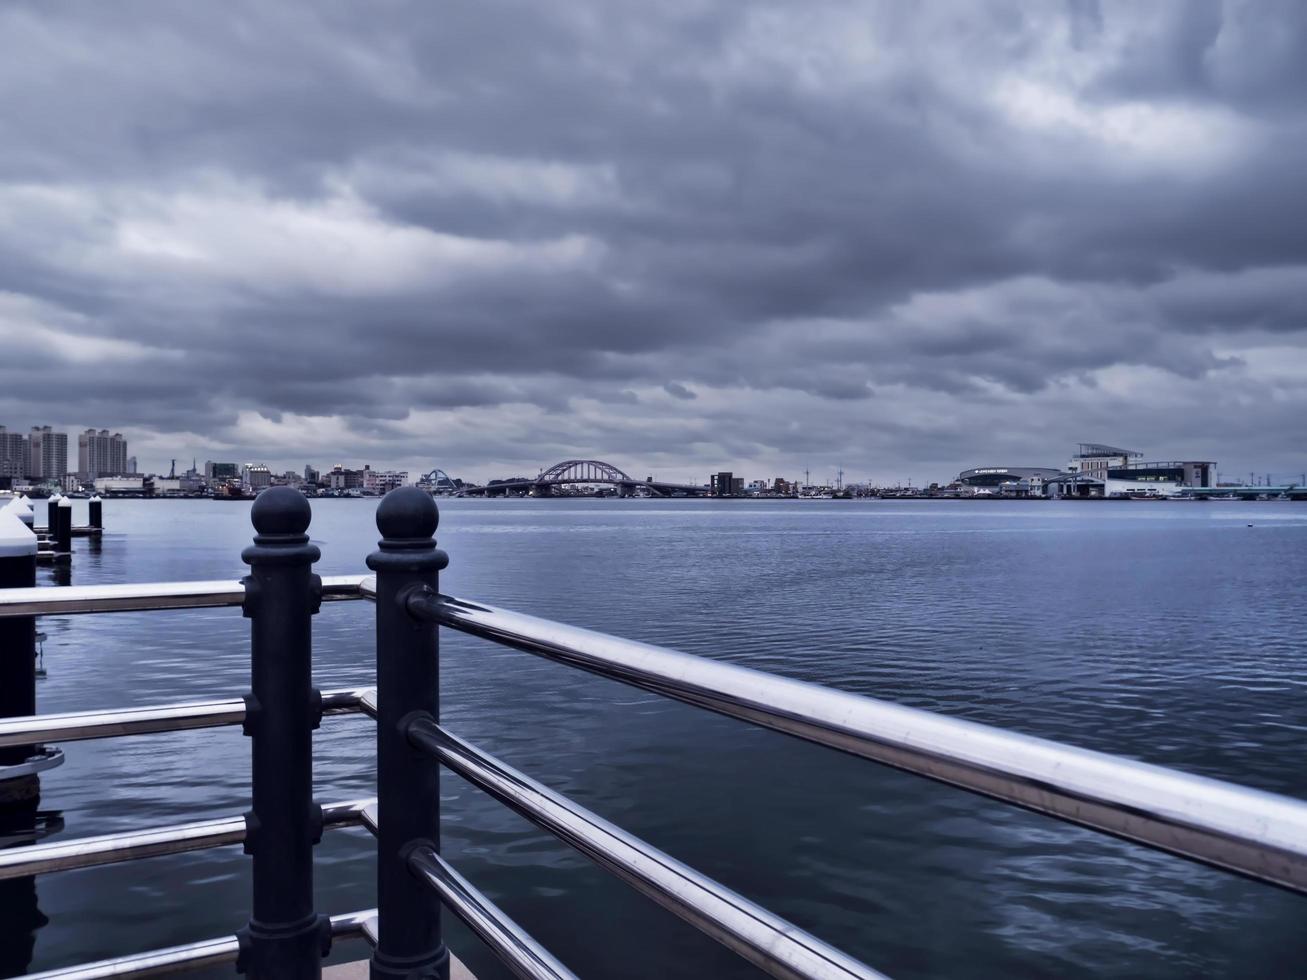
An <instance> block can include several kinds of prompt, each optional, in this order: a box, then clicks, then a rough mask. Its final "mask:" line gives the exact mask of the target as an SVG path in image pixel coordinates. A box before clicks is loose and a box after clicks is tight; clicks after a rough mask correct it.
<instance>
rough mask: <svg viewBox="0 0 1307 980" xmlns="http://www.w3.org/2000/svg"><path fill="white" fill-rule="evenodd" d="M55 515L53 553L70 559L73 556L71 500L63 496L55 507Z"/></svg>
mask: <svg viewBox="0 0 1307 980" xmlns="http://www.w3.org/2000/svg"><path fill="white" fill-rule="evenodd" d="M55 515H56V520H57V522H58V523H57V524H56V525H55V528H54V532H53V533H54V550H55V554H56V555H63V556H64V560H65V561H70V560H72V556H73V502H72V501H71V500H69V499H68V498H67V497H64V498H63V499H62V500H60V501H59V506H58V507H56V508H55Z"/></svg>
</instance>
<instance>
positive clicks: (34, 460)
mask: <svg viewBox="0 0 1307 980" xmlns="http://www.w3.org/2000/svg"><path fill="white" fill-rule="evenodd" d="M67 475H68V433H66V432H55V431H54V430H52V429H51V428H50V426H48V425H43V426H39V427H38V426H35V425H34V426H32V431H31V433H29V434H28V436H27V478H28V479H29V480H40V481H43V482H44V481H47V480H48V481H51V482H54V483H62V482H63V478H64V477H65V476H67Z"/></svg>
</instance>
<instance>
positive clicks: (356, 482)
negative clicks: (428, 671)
mask: <svg viewBox="0 0 1307 980" xmlns="http://www.w3.org/2000/svg"><path fill="white" fill-rule="evenodd" d="M371 470H372V468H371V467H370V466H367V465H365V466H364V467H363V469H361V470H347V469H345V467H343V466H341V465H340V464H339V463H337V464H336V465H335V466H333V467H332V468H331V472H330V473H328V474H327V484H328V486H330V487H331V489H332V490H362V489H363V479H364V476H365V474H367V473H369V472H371Z"/></svg>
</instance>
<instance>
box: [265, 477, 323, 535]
mask: <svg viewBox="0 0 1307 980" xmlns="http://www.w3.org/2000/svg"><path fill="white" fill-rule="evenodd" d="M312 519H313V509H312V508H311V507H310V506H309V502H308V500H307V499H306V498H305V496H304V494H302V493H300V492H299V491H298V490H295V489H293V488H291V487H269V488H268V489H267V490H264V491H263V492H262V493H260V494H259V495H258V496H257V497H256V498H255V499H254V505H253V506H252V507H251V508H250V522H251V523H252V524H253V525H254V530H255V531H256V532H258V534H259V537H268V538H288V537H290V538H295V537H302V536H303V535H304V533H305V532H306V531H308V529H309V522H310V521H311V520H312Z"/></svg>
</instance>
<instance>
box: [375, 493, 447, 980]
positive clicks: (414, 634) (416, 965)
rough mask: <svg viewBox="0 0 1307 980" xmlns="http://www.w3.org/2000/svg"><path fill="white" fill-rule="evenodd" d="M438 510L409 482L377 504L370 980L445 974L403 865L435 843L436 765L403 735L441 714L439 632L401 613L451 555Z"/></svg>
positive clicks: (427, 903) (429, 903)
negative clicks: (438, 538)
mask: <svg viewBox="0 0 1307 980" xmlns="http://www.w3.org/2000/svg"><path fill="white" fill-rule="evenodd" d="M439 522H440V513H439V511H438V510H437V509H436V502H435V501H434V500H432V499H431V496H430V494H428V493H426V492H425V491H422V490H419V489H418V488H417V487H402V488H401V489H399V490H392V491H391V492H390V493H388V494H386V496H385V497H383V498H382V501H381V506H379V507H378V508H377V528H378V529H379V530H380V531H381V541H380V542H379V546H380V550H379V551H375V552H373V553H372V554H371V555H370V556H369V557H368V567H369V568H370V569H372V570H373V571H374V572H376V573H377V705H378V713H377V801H378V804H377V817H378V822H379V824H380V832H379V833H378V835H377V910H378V921H379V922H380V923H381V936H380V941H379V942H378V944H377V948H376V951H375V952H374V953H373V954H372V968H371V976H372V980H381V978H401V977H402V978H406V980H407V978H413V980H417V978H428V977H439V978H442V980H447V978H448V976H449V950H448V949H447V948H446V946H445V943H444V940H443V939H442V938H441V934H440V902H439V900H438V899H437V897H436V893H435V892H434V891H433V890H432V889H431V888H429V887H428V886H427V885H426V884H424V883H423V882H421V881H419V880H418V878H417V877H416V876H415V875H414V874H413V873H412V872H411V871H410V870H409V868H408V855H409V853H410V852H411V851H412V850H413V848H414V847H416V846H419V845H427V846H429V847H431V848H432V849H433V850H436V851H439V850H440V784H439V778H438V777H439V773H438V767H437V766H436V764H435V762H434V761H433V760H432V759H431V758H430V757H429V756H427V755H426V754H424V753H423V752H420V751H418V750H417V749H415V748H414V747H413V746H412V745H411V744H410V743H409V740H408V729H409V725H410V723H411V722H412V721H413V720H414V719H417V718H430V719H431V720H433V721H434V720H436V718H437V717H438V713H439V703H440V702H439V682H440V675H439V664H438V651H439V647H438V642H439V641H438V638H437V633H436V627H435V625H434V624H432V623H428V622H426V621H424V620H420V619H418V618H416V617H414V616H413V615H412V614H410V613H409V611H408V607H407V602H408V600H409V597H410V596H412V595H414V594H421V593H423V592H424V591H425V590H427V589H430V590H432V591H436V589H437V584H438V578H439V572H440V570H441V569H442V568H444V567H445V566H446V565H447V564H449V558H448V557H447V556H446V555H445V553H444V552H443V551H440V550H439V549H437V548H436V542H435V539H434V537H433V535H434V534H435V532H436V526H437V525H438V524H439Z"/></svg>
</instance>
